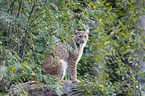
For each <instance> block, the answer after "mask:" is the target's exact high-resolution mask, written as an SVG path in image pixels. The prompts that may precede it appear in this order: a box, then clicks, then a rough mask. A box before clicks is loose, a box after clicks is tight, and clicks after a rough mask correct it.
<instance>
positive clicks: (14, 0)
mask: <svg viewBox="0 0 145 96" xmlns="http://www.w3.org/2000/svg"><path fill="white" fill-rule="evenodd" d="M15 1H16V0H14V1H13V2H12V4H11V6H10V8H9V9H8V11H7V12H9V11H10V9H11V7H12V6H13V5H14V3H15Z"/></svg>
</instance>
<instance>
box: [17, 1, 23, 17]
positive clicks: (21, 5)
mask: <svg viewBox="0 0 145 96" xmlns="http://www.w3.org/2000/svg"><path fill="white" fill-rule="evenodd" d="M21 6H22V0H21V1H20V6H19V12H18V14H17V17H19V14H20V11H21Z"/></svg>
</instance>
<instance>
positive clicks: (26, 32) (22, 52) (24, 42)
mask: <svg viewBox="0 0 145 96" xmlns="http://www.w3.org/2000/svg"><path fill="white" fill-rule="evenodd" d="M34 7H35V2H34V5H33V7H32V10H31V13H30V15H29V17H28V26H27V29H26V31H25V38H24V41H23V46H22V51H21V62H22V61H23V55H24V48H25V45H26V40H27V35H28V30H29V28H30V26H29V22H30V18H31V16H32V13H33V11H34Z"/></svg>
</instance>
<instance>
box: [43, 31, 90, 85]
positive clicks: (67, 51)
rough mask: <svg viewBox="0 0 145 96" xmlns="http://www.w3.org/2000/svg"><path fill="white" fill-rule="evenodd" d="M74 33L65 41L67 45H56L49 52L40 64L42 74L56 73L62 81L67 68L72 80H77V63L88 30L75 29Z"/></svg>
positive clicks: (86, 38)
mask: <svg viewBox="0 0 145 96" xmlns="http://www.w3.org/2000/svg"><path fill="white" fill-rule="evenodd" d="M75 33H76V35H75V36H74V37H72V38H71V40H70V41H68V42H67V43H68V44H67V45H65V44H64V45H60V46H57V47H56V48H54V51H51V52H49V54H48V56H47V58H46V61H45V62H44V64H43V66H42V68H43V69H44V70H43V72H42V73H43V74H50V75H56V76H59V77H60V78H61V81H64V80H63V79H64V77H65V75H66V69H67V68H68V71H69V77H70V79H71V80H72V82H79V80H77V63H78V62H79V60H80V59H81V56H82V54H83V49H84V47H85V46H86V43H87V40H88V33H89V30H88V29H87V30H86V31H78V30H75ZM56 58H57V59H58V60H57V59H56ZM64 82H65V81H64Z"/></svg>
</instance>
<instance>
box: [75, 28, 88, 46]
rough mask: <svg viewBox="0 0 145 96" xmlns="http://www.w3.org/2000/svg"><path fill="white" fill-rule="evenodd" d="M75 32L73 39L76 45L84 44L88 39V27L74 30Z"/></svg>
mask: <svg viewBox="0 0 145 96" xmlns="http://www.w3.org/2000/svg"><path fill="white" fill-rule="evenodd" d="M75 33H76V35H75V37H74V40H75V42H76V45H77V47H82V46H85V45H86V43H87V40H88V33H89V29H87V30H86V31H78V30H75Z"/></svg>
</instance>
